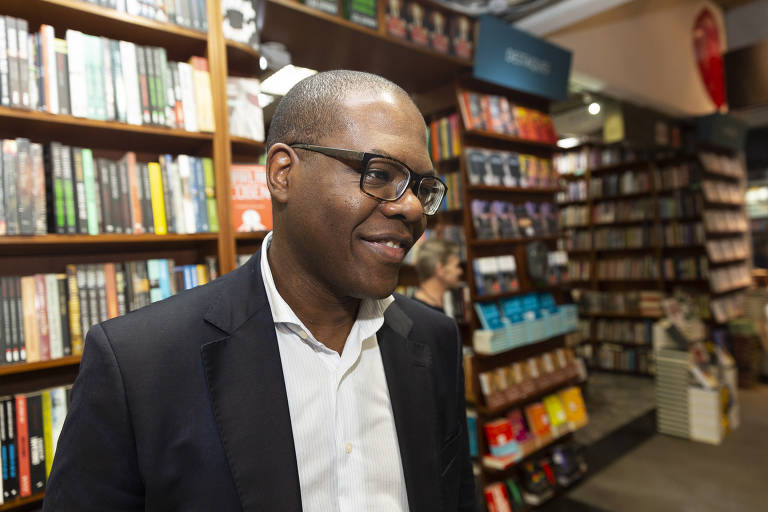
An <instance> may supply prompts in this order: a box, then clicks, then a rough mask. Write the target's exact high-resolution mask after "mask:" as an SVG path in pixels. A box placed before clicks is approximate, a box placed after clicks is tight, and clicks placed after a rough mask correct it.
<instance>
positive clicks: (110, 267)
mask: <svg viewBox="0 0 768 512" xmlns="http://www.w3.org/2000/svg"><path fill="white" fill-rule="evenodd" d="M104 288H105V290H106V293H107V318H115V317H116V316H117V315H118V311H117V281H116V280H115V264H114V263H105V264H104Z"/></svg>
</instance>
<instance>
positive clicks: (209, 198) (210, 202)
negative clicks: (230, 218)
mask: <svg viewBox="0 0 768 512" xmlns="http://www.w3.org/2000/svg"><path fill="white" fill-rule="evenodd" d="M201 160H202V164H203V175H204V181H205V183H204V185H205V205H206V208H207V210H208V231H209V232H210V233H218V232H219V211H218V203H217V201H216V176H215V174H214V172H213V160H212V159H211V158H208V157H203V158H201Z"/></svg>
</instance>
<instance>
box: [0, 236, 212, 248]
mask: <svg viewBox="0 0 768 512" xmlns="http://www.w3.org/2000/svg"><path fill="white" fill-rule="evenodd" d="M217 238H218V234H217V233H195V234H191V235H177V234H168V235H151V234H141V235H111V234H104V235H37V236H2V237H0V247H14V246H15V247H20V246H21V247H34V246H52V245H67V246H71V245H90V246H93V245H101V244H152V243H160V244H162V243H168V242H171V243H180V244H185V243H197V242H212V241H216V239H217Z"/></svg>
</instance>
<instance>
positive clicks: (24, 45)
mask: <svg viewBox="0 0 768 512" xmlns="http://www.w3.org/2000/svg"><path fill="white" fill-rule="evenodd" d="M28 31H29V22H27V20H25V19H22V18H16V35H17V36H18V38H19V41H18V46H17V48H18V54H17V55H18V59H19V60H18V61H19V92H20V94H21V103H20V105H19V106H20V107H21V108H30V107H31V106H32V97H31V94H30V86H31V84H30V80H29V78H30V77H29V67H30V66H29V64H30V55H29V37H28V36H29V32H28Z"/></svg>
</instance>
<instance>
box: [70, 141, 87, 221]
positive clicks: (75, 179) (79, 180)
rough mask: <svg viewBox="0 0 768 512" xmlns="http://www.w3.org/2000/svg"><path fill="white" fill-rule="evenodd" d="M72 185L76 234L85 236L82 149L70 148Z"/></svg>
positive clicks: (85, 206)
mask: <svg viewBox="0 0 768 512" xmlns="http://www.w3.org/2000/svg"><path fill="white" fill-rule="evenodd" d="M72 185H73V187H72V188H73V191H74V195H75V211H76V212H77V222H76V232H77V233H81V234H86V233H88V207H87V203H86V198H85V178H84V176H83V149H82V148H72Z"/></svg>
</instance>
